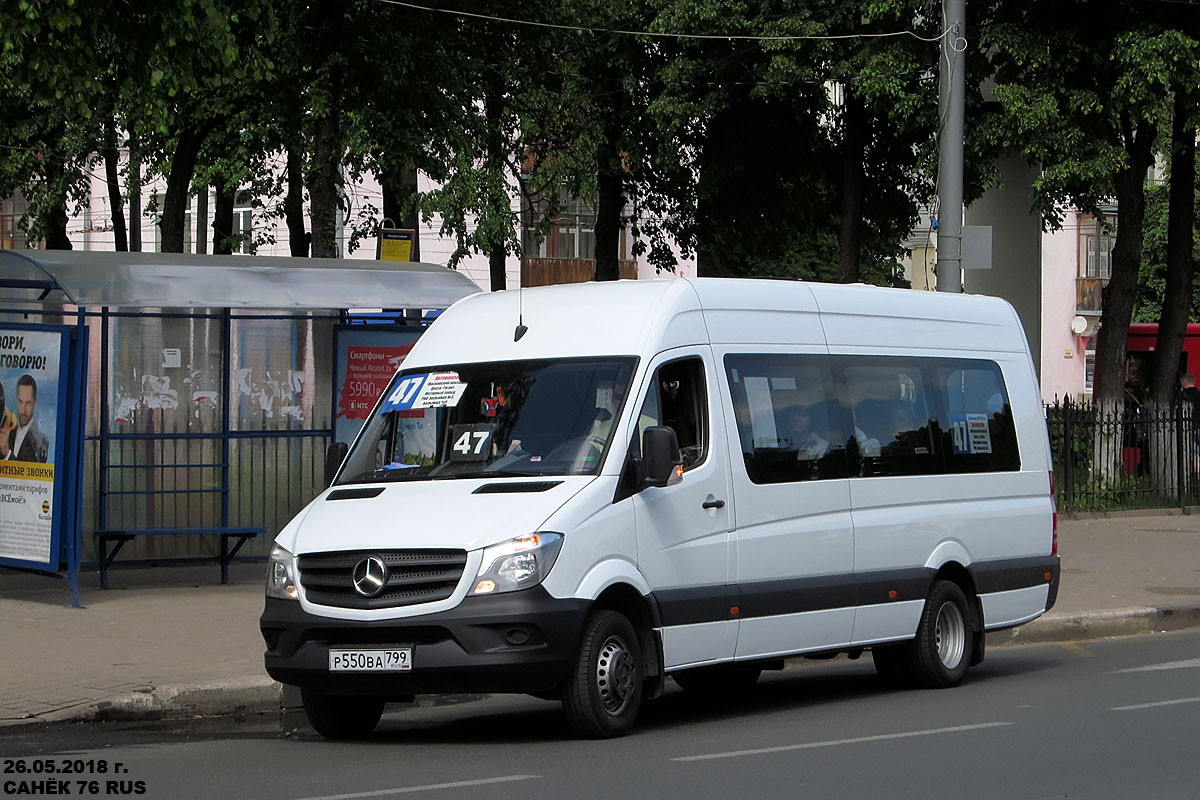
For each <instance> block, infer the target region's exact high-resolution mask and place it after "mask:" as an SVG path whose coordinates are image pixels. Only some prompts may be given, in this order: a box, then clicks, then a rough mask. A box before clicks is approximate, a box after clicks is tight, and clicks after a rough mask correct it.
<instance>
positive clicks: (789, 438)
mask: <svg viewBox="0 0 1200 800" xmlns="http://www.w3.org/2000/svg"><path fill="white" fill-rule="evenodd" d="M725 372H726V374H727V375H728V376H729V387H730V391H731V393H732V399H733V408H734V418H735V420H736V422H737V427H738V438H739V439H740V440H741V444H742V461H743V463H744V464H745V465H746V473H747V475H748V476H749V478H750V480H751V481H753V482H754V483H759V484H763V483H790V482H795V481H810V480H818V479H826V478H844V477H846V438H845V436H844V435H843V433H842V424H841V418H842V414H841V412H840V411H839V409H838V404H837V400H836V392H835V391H834V384H833V376H832V374H831V372H830V368H829V358H828V357H827V356H819V355H765V354H764V355H750V354H747V355H740V354H739V355H734V354H730V355H727V356H726V357H725Z"/></svg>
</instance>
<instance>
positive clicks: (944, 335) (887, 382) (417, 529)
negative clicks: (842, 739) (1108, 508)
mask: <svg viewBox="0 0 1200 800" xmlns="http://www.w3.org/2000/svg"><path fill="white" fill-rule="evenodd" d="M1055 519H1056V517H1055V509H1054V502H1053V498H1052V494H1051V464H1050V450H1049V445H1048V441H1047V436H1046V424H1045V417H1044V414H1043V410H1042V404H1041V400H1040V398H1039V393H1038V387H1037V379H1036V376H1035V374H1034V368H1033V364H1032V361H1031V359H1030V355H1029V348H1028V345H1027V343H1026V341H1025V336H1024V333H1023V331H1022V328H1021V324H1020V322H1019V320H1018V319H1017V315H1016V313H1015V312H1014V311H1013V309H1012V307H1011V306H1009V305H1008V304H1007V303H1005V302H1004V301H1003V300H999V299H996V298H992V297H979V296H963V295H951V294H938V293H928V292H919V291H910V290H903V289H882V288H876V287H869V286H844V285H827V284H816V283H804V282H797V281H785V280H729V279H715V278H714V279H704V278H701V279H675V280H655V281H619V282H613V283H593V284H582V285H569V286H556V287H546V288H537V289H526V290H519V291H508V292H500V293H495V294H477V295H473V296H470V297H467V298H465V299H463V300H461V301H459V302H458V303H456V304H454V305H453V306H452V307H451V308H450V309H448V310H447V311H446V312H445V313H443V314H442V315H441V317H440V318H439V319H438V320H437V321H436V322H435V323H434V324H433V325H432V326H431V327H430V328H429V329H428V331H427V332H426V333H425V334H424V335H423V336H422V337H421V339H420V340H419V341H418V342H417V344H416V345H415V346H414V347H413V349H412V351H411V353H410V354H409V355H408V357H407V358H406V360H405V362H404V364H403V366H402V368H401V370H400V371H399V372H398V373H397V374H396V376H395V377H394V378H393V380H392V383H391V385H390V387H389V388H388V390H387V391H386V392H385V393H384V394H383V396H382V397H381V398H380V400H379V402H378V404H377V406H376V407H375V409H374V411H373V412H372V414H371V416H370V418H369V419H368V420H367V422H366V424H365V425H364V427H363V429H362V431H361V432H360V433H359V435H358V437H357V438H356V440H355V441H354V443H353V445H352V446H351V447H350V448H349V453H348V454H347V455H346V457H345V459H344V460H343V461H342V462H341V465H340V468H338V469H337V472H336V475H335V476H333V478H332V485H331V486H330V487H329V488H328V489H327V490H326V491H324V492H322V493H321V494H320V495H319V496H318V497H317V498H316V499H315V500H313V501H312V502H311V503H310V504H309V505H308V506H307V507H306V508H305V509H304V510H302V511H301V512H300V513H299V514H297V515H296V517H295V518H294V519H293V520H292V521H291V522H290V523H289V524H288V525H287V526H286V527H285V528H284V529H283V530H282V531H281V532H280V534H279V536H278V538H277V539H276V541H275V547H274V550H273V552H272V554H271V559H270V565H269V575H268V581H267V589H266V594H267V597H266V608H265V610H264V612H263V614H262V618H261V629H262V634H263V637H264V639H265V640H266V646H267V651H266V668H267V671H268V672H269V673H270V674H271V675H272V676H273V677H274V678H275V679H276V680H279V681H281V682H283V683H285V684H290V685H294V686H297V687H299V688H300V690H301V696H302V698H303V702H304V707H305V711H306V713H307V716H308V718H309V720H310V721H311V723H312V725H313V727H314V728H315V729H316V730H317V731H318V732H319V733H321V734H322V735H324V736H327V737H331V738H337V737H348V736H361V735H364V734H367V733H369V732H370V731H371V730H372V729H373V728H374V727H375V725H376V724H377V723H378V721H379V718H380V715H381V713H382V710H383V707H384V703H386V702H389V701H406V700H411V699H412V698H413V697H414V696H415V695H417V694H422V693H457V692H474V693H479V692H520V693H528V694H532V695H535V696H538V697H544V698H556V699H560V700H561V702H562V706H563V709H564V712H565V714H566V717H567V719H568V721H569V723H570V725H571V727H572V729H573V730H574V731H576V732H577V733H578V734H579V735H582V736H588V737H611V736H618V735H621V734H624V733H625V732H627V731H628V730H629V729H630V727H631V726H632V725H633V723H634V720H635V718H636V716H637V713H638V709H639V706H640V705H641V703H642V701H643V699H645V698H647V697H653V696H655V695H658V694H659V693H661V692H662V691H663V688H664V685H665V682H666V679H667V678H671V679H673V680H674V681H675V682H676V683H677V684H678V685H679V686H681V687H683V688H684V689H685V690H689V691H697V692H729V691H734V690H737V689H741V688H745V687H746V686H748V685H749V684H751V683H753V682H754V681H755V680H757V679H758V677H759V674H760V673H761V672H762V670H764V669H779V668H782V667H783V665H784V660H785V659H787V658H790V657H793V656H802V655H810V656H826V655H832V654H837V653H850V654H851V655H855V656H857V655H860V654H862V653H864V652H867V651H869V652H870V653H871V655H872V658H873V661H874V665H875V668H876V670H877V672H878V674H879V676H880V678H881V679H882V680H883V681H885V682H886V683H887V684H889V685H893V686H902V685H912V686H923V687H949V686H954V685H956V684H958V683H960V682H961V681H962V680H963V678H964V675H965V674H966V672H967V669H968V667H969V666H970V665H972V664H977V663H979V662H980V661H981V660H982V659H983V655H984V634H985V633H986V632H988V631H994V630H998V629H1002V628H1008V627H1013V626H1016V625H1020V624H1021V623H1024V622H1028V621H1030V620H1032V619H1034V618H1036V617H1038V616H1039V615H1041V614H1043V613H1045V612H1046V611H1047V610H1048V609H1049V608H1050V607H1051V606H1052V605H1053V603H1054V601H1055V597H1056V594H1057V589H1058V580H1059V559H1058V553H1057V540H1056V532H1055Z"/></svg>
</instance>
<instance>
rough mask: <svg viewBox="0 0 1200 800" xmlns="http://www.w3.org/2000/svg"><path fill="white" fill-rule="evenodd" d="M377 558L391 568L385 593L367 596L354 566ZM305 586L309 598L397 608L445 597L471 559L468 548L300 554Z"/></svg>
mask: <svg viewBox="0 0 1200 800" xmlns="http://www.w3.org/2000/svg"><path fill="white" fill-rule="evenodd" d="M368 556H376V557H378V558H379V559H380V560H381V561H383V564H384V566H386V567H387V572H388V577H387V583H386V584H385V586H384V588H383V591H382V592H380V593H379V594H378V595H376V596H374V597H363V596H362V595H361V594H359V593H358V590H357V589H355V588H354V567H355V566H356V565H357V564H358V563H359V562H360V561H362V560H363V559H364V558H367V557H368ZM299 563H300V585H301V586H303V587H304V593H305V595H306V596H307V597H308V600H309V602H311V603H316V604H318V605H322V606H334V607H337V608H395V607H397V606H411V605H417V604H418V603H434V602H437V601H438V600H445V599H446V598H447V597H449V596H450V595H452V594H453V593H454V587H455V586H457V585H458V581H459V579H460V578H462V573H463V567H465V566H466V563H467V551H465V550H375V551H372V550H355V551H351V552H339V553H316V554H313V555H304V556H300V559H299Z"/></svg>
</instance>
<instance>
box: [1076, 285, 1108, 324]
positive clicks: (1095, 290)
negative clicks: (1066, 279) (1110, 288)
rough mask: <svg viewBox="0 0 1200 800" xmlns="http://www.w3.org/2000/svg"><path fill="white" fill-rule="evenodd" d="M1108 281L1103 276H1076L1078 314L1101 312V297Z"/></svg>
mask: <svg viewBox="0 0 1200 800" xmlns="http://www.w3.org/2000/svg"><path fill="white" fill-rule="evenodd" d="M1106 283H1108V281H1106V280H1103V279H1101V278H1076V279H1075V313H1076V314H1083V315H1085V316H1086V315H1089V314H1099V313H1100V298H1101V295H1102V294H1103V289H1104V284H1106Z"/></svg>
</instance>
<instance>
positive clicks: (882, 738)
mask: <svg viewBox="0 0 1200 800" xmlns="http://www.w3.org/2000/svg"><path fill="white" fill-rule="evenodd" d="M1013 724H1015V723H1012V722H981V723H979V724H977V725H956V726H954V727H953V728H933V729H930V730H924V731H906V732H904V733H881V734H879V735H878V736H859V737H856V738H854V739H833V740H831V741H828V742H808V743H806V744H788V745H782V746H780V747H761V748H759V749H757V750H734V751H732V752H729V753H709V754H707V755H703V756H680V757H679V758H672V759H671V760H672V761H711V760H712V759H716V758H736V757H738V756H757V755H763V754H765V753H786V752H788V751H791V750H815V749H817V748H819V747H837V746H838V745H843V744H862V743H864V742H886V741H889V740H892V739H911V738H913V737H915V736H935V735H937V734H940V733H961V732H963V731H979V730H984V729H986V728H1003V727H1006V726H1008V725H1013Z"/></svg>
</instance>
